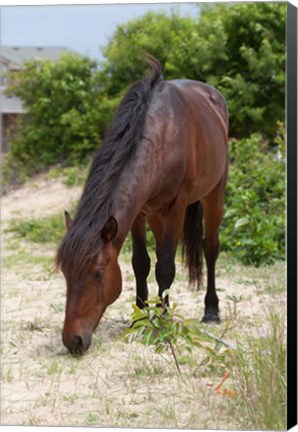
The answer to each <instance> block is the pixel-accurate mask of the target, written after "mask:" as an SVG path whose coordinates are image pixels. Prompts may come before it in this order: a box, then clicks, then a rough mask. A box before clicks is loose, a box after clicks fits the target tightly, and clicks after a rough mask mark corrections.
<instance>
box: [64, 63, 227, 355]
mask: <svg viewBox="0 0 298 432" xmlns="http://www.w3.org/2000/svg"><path fill="white" fill-rule="evenodd" d="M148 62H149V63H150V65H151V68H152V72H151V74H150V75H149V76H148V77H147V78H146V79H143V80H140V81H138V82H137V83H135V84H134V85H133V86H132V87H131V88H130V90H129V91H128V92H127V94H126V95H125V96H124V98H123V100H122V102H121V103H120V105H119V107H118V109H117V111H116V113H115V116H114V119H113V121H112V123H111V125H110V128H109V130H108V132H107V135H106V137H105V139H104V142H103V144H102V146H101V148H100V149H99V151H98V153H97V155H96V156H95V158H94V161H93V164H92V166H91V169H90V173H89V176H88V179H87V181H86V184H85V187H84V190H83V193H82V196H81V199H80V202H79V205H78V208H77V210H76V215H75V218H74V220H72V219H71V218H70V216H69V214H68V213H66V214H65V218H66V226H67V232H66V234H65V236H64V238H63V240H62V242H61V245H60V247H59V249H58V253H57V264H58V266H59V267H60V268H61V270H62V272H63V274H64V276H65V279H66V285H67V303H66V316H65V323H64V329H63V343H64V345H65V346H66V347H67V348H68V349H69V350H70V351H71V352H72V353H80V352H83V351H85V350H87V349H88V347H89V346H90V343H91V339H92V333H93V331H94V330H95V328H96V327H97V325H98V323H99V321H100V319H101V317H102V315H103V313H104V311H105V309H106V307H107V306H109V305H110V304H111V303H113V302H114V301H115V300H116V299H117V298H118V297H119V295H120V293H121V288H122V280H121V271H120V267H119V264H118V261H117V260H118V256H119V252H120V250H121V247H122V245H123V243H124V240H125V238H126V236H127V235H128V233H129V231H131V233H132V240H133V256H132V265H133V269H134V273H135V277H136V289H137V295H136V303H137V305H138V306H139V307H143V306H144V305H145V303H146V300H147V295H148V292H147V282H146V279H147V276H148V274H149V270H150V258H149V255H148V253H147V250H146V229H145V226H146V221H147V222H148V224H149V226H150V228H151V229H152V231H153V234H154V237H155V240H156V254H157V263H156V280H157V283H158V287H159V296H160V297H162V294H163V292H164V291H165V290H167V289H168V288H169V287H170V286H171V284H172V282H173V279H174V276H175V254H176V248H177V244H178V242H179V239H180V238H182V242H183V251H184V255H185V260H186V264H187V266H188V271H189V279H190V282H196V281H197V283H198V284H199V282H200V276H201V254H202V251H204V254H205V258H206V262H207V272H208V274H207V294H206V297H205V313H204V317H203V320H204V321H219V308H218V297H217V295H216V290H215V262H216V259H217V256H218V247H219V243H218V228H219V224H220V222H221V219H222V215H223V198H224V189H225V184H226V179H227V170H228V157H227V139H228V112H227V107H226V103H225V100H224V98H223V96H222V95H221V94H220V93H219V92H218V91H217V90H216V89H214V88H213V87H211V86H209V85H207V84H204V83H201V82H197V81H191V80H173V81H164V80H163V78H162V74H161V66H160V63H159V62H158V60H156V59H154V58H153V57H150V58H149V60H148ZM203 216H204V228H205V229H204V231H205V238H204V241H203V239H202V232H203V229H202V220H203ZM165 302H168V299H167V297H166V298H165Z"/></svg>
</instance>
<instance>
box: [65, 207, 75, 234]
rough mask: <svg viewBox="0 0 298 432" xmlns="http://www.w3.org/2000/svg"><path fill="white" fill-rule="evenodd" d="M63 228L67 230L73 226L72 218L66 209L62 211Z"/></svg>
mask: <svg viewBox="0 0 298 432" xmlns="http://www.w3.org/2000/svg"><path fill="white" fill-rule="evenodd" d="M64 222H65V228H66V229H67V231H69V230H70V229H71V228H72V227H73V220H72V218H71V216H70V214H69V213H68V212H67V211H64Z"/></svg>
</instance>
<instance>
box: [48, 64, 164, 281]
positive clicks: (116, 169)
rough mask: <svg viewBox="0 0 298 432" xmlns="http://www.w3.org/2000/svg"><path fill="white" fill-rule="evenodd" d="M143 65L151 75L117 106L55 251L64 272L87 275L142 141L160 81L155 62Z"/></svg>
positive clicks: (128, 93) (129, 92)
mask: <svg viewBox="0 0 298 432" xmlns="http://www.w3.org/2000/svg"><path fill="white" fill-rule="evenodd" d="M147 62H148V63H149V64H150V66H151V68H152V73H151V75H150V76H148V77H147V78H145V79H143V80H140V81H138V82H136V83H135V84H133V85H132V87H131V88H130V89H129V91H128V92H127V93H126V95H125V96H124V98H123V100H122V102H121V103H120V105H119V107H118V109H117V111H116V113H115V115H114V118H113V120H112V122H111V125H110V127H109V129H108V132H107V134H106V136H105V139H104V142H103V144H102V146H101V147H100V149H99V151H98V153H97V154H96V156H95V158H94V160H93V163H92V165H91V169H90V172H89V176H88V179H87V181H86V184H85V187H84V190H83V193H82V196H81V199H80V201H79V204H78V207H77V210H76V214H75V218H74V226H73V228H71V229H70V230H69V231H68V232H67V233H66V235H65V236H64V238H63V240H62V242H61V244H60V247H59V249H58V252H57V257H56V261H57V265H58V266H60V267H61V268H62V269H63V270H64V271H66V272H68V269H72V271H75V272H76V274H81V273H82V272H87V271H88V270H89V268H90V266H91V265H92V263H93V261H94V258H95V257H96V256H97V254H98V251H99V248H100V238H101V237H100V233H101V230H102V228H103V225H104V224H105V222H106V221H107V220H108V218H109V216H110V215H111V214H112V211H113V209H112V206H113V191H114V190H115V186H116V184H117V181H118V178H119V175H120V173H121V172H122V170H123V169H124V167H125V165H126V164H127V162H128V161H129V160H130V159H131V157H132V156H133V154H134V152H135V149H136V148H137V145H138V143H139V142H140V140H141V138H142V134H143V129H144V124H145V120H146V114H147V109H148V106H149V102H150V100H151V95H152V90H153V89H154V87H155V84H156V83H157V82H158V81H159V80H161V79H162V75H161V65H160V63H159V62H158V60H156V59H154V58H153V57H149V58H148V59H147Z"/></svg>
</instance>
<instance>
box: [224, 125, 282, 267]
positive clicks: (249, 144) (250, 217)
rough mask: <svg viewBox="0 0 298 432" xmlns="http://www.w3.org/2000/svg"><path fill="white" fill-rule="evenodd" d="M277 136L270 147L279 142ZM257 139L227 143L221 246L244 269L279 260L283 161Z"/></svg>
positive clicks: (280, 257)
mask: <svg viewBox="0 0 298 432" xmlns="http://www.w3.org/2000/svg"><path fill="white" fill-rule="evenodd" d="M280 140H281V138H280V135H278V139H276V141H280ZM281 150H282V147H281V146H277V147H276V148H275V149H270V150H269V149H268V147H266V144H265V143H264V141H262V139H261V137H260V136H259V135H256V134H255V135H252V136H251V137H249V138H247V139H242V140H232V141H231V142H230V159H231V163H230V171H229V179H228V184H227V192H226V199H225V209H226V210H225V216H224V220H223V224H222V228H221V234H220V238H221V246H222V249H223V250H225V251H230V252H232V253H233V255H234V256H237V257H238V258H240V260H241V261H242V262H243V263H244V264H254V265H258V266H259V265H263V264H271V263H273V262H274V261H275V260H276V259H284V257H285V160H284V155H283V154H282V153H281Z"/></svg>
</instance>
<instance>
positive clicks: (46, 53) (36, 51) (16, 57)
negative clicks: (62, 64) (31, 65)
mask: <svg viewBox="0 0 298 432" xmlns="http://www.w3.org/2000/svg"><path fill="white" fill-rule="evenodd" d="M70 51H71V50H70V49H68V48H66V47H42V46H41V47H32V46H14V47H9V46H2V47H1V51H0V57H1V60H2V61H6V62H7V63H9V64H10V65H14V66H19V68H20V66H21V65H22V63H23V62H24V61H26V60H32V59H48V60H52V61H54V62H55V61H57V60H58V59H59V57H60V56H61V54H64V53H66V52H70Z"/></svg>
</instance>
